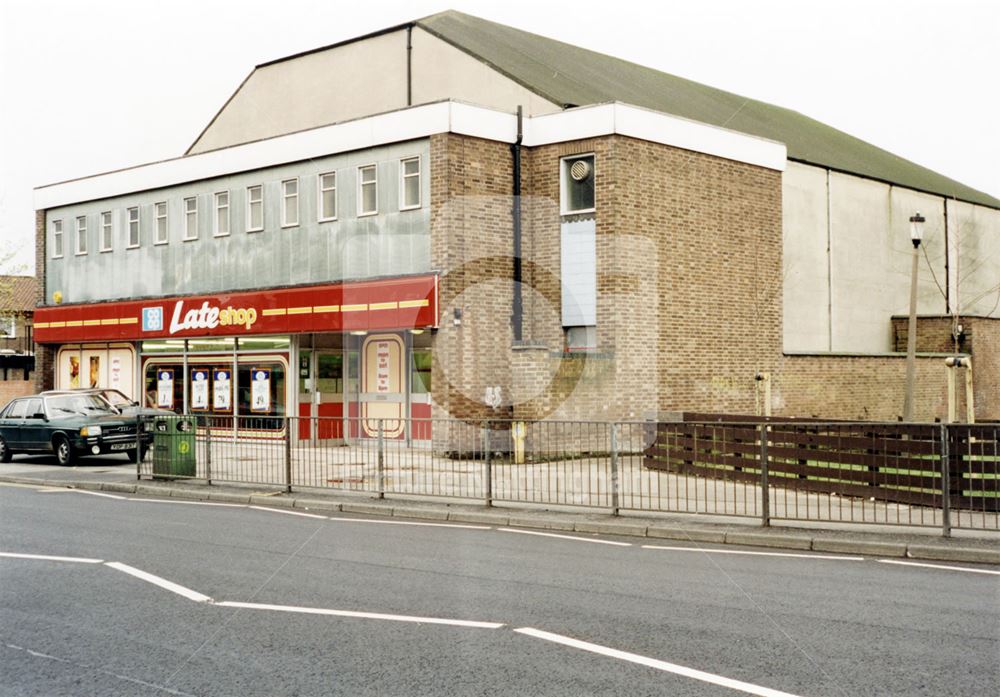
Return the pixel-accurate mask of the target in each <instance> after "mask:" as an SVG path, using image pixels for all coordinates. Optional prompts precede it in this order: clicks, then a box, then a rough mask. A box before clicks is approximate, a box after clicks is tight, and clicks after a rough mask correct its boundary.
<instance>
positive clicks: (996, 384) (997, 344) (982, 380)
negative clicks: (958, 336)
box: [959, 317, 1000, 421]
mask: <svg viewBox="0 0 1000 697" xmlns="http://www.w3.org/2000/svg"><path fill="white" fill-rule="evenodd" d="M962 323H963V327H964V326H966V325H968V328H969V332H970V333H971V335H972V339H971V347H970V351H969V352H970V353H971V354H972V373H973V389H974V390H975V402H976V420H977V421H987V420H989V421H1000V318H987V317H974V318H965V319H963V320H962ZM961 379H962V378H959V380H961Z"/></svg>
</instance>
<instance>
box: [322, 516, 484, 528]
mask: <svg viewBox="0 0 1000 697" xmlns="http://www.w3.org/2000/svg"><path fill="white" fill-rule="evenodd" d="M327 520H332V521H334V522H336V523H371V524H373V525H415V526H417V527H423V528H459V529H462V530H491V529H492V528H490V526H489V525H460V524H458V523H413V522H410V521H407V520H370V519H368V518H336V517H334V516H330V517H329V518H327Z"/></svg>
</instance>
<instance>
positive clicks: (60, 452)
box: [52, 436, 76, 467]
mask: <svg viewBox="0 0 1000 697" xmlns="http://www.w3.org/2000/svg"><path fill="white" fill-rule="evenodd" d="M52 448H53V449H54V450H55V451H56V460H58V461H59V464H60V465H62V466H63V467H68V466H69V465H72V464H73V463H74V462H76V453H75V452H73V446H72V445H70V443H69V439H67V438H66V437H65V436H57V437H56V439H55V440H54V441H53V442H52Z"/></svg>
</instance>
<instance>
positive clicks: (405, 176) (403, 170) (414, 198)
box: [399, 157, 420, 211]
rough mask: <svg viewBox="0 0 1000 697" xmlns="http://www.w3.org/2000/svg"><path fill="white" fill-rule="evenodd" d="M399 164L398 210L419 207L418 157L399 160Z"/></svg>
mask: <svg viewBox="0 0 1000 697" xmlns="http://www.w3.org/2000/svg"><path fill="white" fill-rule="evenodd" d="M399 165H400V166H399V176H400V184H399V190H400V197H399V210H401V211H405V210H410V209H412V208H420V158H419V157H411V158H408V159H406V160H401V161H400V163H399Z"/></svg>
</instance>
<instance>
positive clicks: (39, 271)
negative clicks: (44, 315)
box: [35, 211, 56, 392]
mask: <svg viewBox="0 0 1000 697" xmlns="http://www.w3.org/2000/svg"><path fill="white" fill-rule="evenodd" d="M45 262H46V254H45V211H35V277H36V278H37V279H38V294H37V300H38V302H37V303H36V305H38V306H41V305H44V304H45V268H46V266H45ZM55 356H56V354H55V347H51V346H46V345H45V344H35V391H37V392H41V391H42V390H51V389H52V388H53V386H54V381H55Z"/></svg>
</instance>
